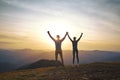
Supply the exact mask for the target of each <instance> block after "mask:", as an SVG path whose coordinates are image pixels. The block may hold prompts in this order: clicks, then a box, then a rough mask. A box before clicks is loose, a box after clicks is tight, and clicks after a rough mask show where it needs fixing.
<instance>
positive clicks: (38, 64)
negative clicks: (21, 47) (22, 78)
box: [18, 59, 62, 70]
mask: <svg viewBox="0 0 120 80" xmlns="http://www.w3.org/2000/svg"><path fill="white" fill-rule="evenodd" d="M51 66H62V63H61V62H60V61H55V60H45V59H43V60H39V61H36V62H34V63H31V64H29V65H24V66H22V67H20V68H18V70H20V69H34V68H42V67H51Z"/></svg>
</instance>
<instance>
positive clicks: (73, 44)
mask: <svg viewBox="0 0 120 80" xmlns="http://www.w3.org/2000/svg"><path fill="white" fill-rule="evenodd" d="M82 35H83V33H81V35H80V37H79V38H78V39H77V40H76V37H73V40H72V39H71V38H70V36H69V34H68V38H69V39H70V40H71V42H72V47H73V64H74V61H75V55H76V58H77V63H78V64H79V57H78V48H77V44H78V41H79V40H80V39H81V37H82Z"/></svg>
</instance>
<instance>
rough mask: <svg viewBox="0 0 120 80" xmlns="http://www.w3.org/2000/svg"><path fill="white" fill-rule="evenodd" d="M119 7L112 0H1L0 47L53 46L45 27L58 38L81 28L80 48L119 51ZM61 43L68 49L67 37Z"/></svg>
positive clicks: (43, 47)
mask: <svg viewBox="0 0 120 80" xmlns="http://www.w3.org/2000/svg"><path fill="white" fill-rule="evenodd" d="M103 5H104V7H103ZM109 6H112V8H111V7H109ZM119 7H120V5H119V2H117V1H116V0H115V1H113V2H112V1H109V0H104V1H102V0H98V1H94V0H81V1H79V0H75V1H72V0H70V1H68V0H64V1H63V0H61V1H56V0H52V1H49V0H42V1H38V0H31V1H29V0H26V1H24V0H17V1H16V0H12V1H10V0H1V1H0V45H1V46H0V48H4V49H23V48H31V49H42V50H48V49H49V50H54V42H53V41H52V40H51V39H50V38H49V36H48V34H47V31H48V30H49V31H50V32H51V35H52V36H53V37H56V35H57V34H59V35H60V36H61V38H62V37H63V36H64V34H65V32H66V31H68V32H69V34H70V36H71V37H73V36H76V37H79V36H80V34H81V32H83V37H82V39H81V41H80V42H79V45H78V46H79V49H80V50H110V51H120V43H119V41H120V27H119V26H120V20H119V19H120V16H119V13H120V12H119V11H120V8H119ZM69 46H70V47H69ZM62 47H63V49H64V50H69V49H72V47H71V42H70V40H69V39H68V38H66V39H65V41H64V42H63V44H62Z"/></svg>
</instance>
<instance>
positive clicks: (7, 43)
mask: <svg viewBox="0 0 120 80" xmlns="http://www.w3.org/2000/svg"><path fill="white" fill-rule="evenodd" d="M11 44H15V43H14V42H4V41H0V45H11Z"/></svg>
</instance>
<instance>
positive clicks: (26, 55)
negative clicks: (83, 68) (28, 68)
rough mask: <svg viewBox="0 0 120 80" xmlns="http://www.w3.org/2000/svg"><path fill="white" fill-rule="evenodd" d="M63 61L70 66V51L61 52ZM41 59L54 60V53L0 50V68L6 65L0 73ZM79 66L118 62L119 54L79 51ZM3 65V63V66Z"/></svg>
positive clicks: (0, 69) (119, 59) (29, 50)
mask: <svg viewBox="0 0 120 80" xmlns="http://www.w3.org/2000/svg"><path fill="white" fill-rule="evenodd" d="M63 53H64V54H63V56H64V61H65V64H66V65H69V64H72V51H71V50H67V51H63ZM41 59H48V60H52V59H54V51H43V50H31V49H20V50H5V49H0V63H1V64H0V66H1V65H2V66H3V67H4V66H6V65H7V64H8V67H4V68H3V67H2V68H1V67H0V72H3V71H10V70H15V69H16V68H19V67H21V66H23V65H27V64H31V63H34V62H36V61H38V60H41ZM79 59H80V64H84V63H91V62H119V61H120V52H113V51H99V50H93V51H79ZM3 63H5V64H4V65H3ZM9 65H11V66H10V68H9Z"/></svg>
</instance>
